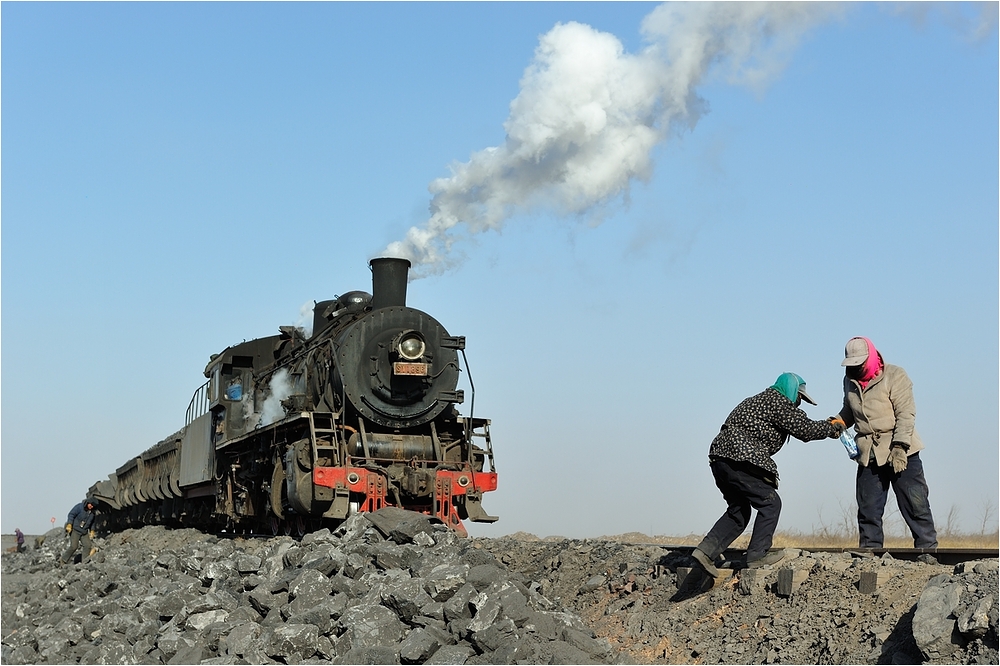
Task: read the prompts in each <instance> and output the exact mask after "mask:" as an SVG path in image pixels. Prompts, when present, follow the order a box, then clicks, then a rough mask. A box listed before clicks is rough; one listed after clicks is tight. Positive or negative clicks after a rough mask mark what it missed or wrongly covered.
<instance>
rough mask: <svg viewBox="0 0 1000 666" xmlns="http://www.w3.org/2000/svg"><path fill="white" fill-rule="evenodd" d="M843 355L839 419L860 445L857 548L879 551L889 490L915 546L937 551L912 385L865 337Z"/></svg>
mask: <svg viewBox="0 0 1000 666" xmlns="http://www.w3.org/2000/svg"><path fill="white" fill-rule="evenodd" d="M844 356H845V358H844V360H843V362H842V363H841V365H842V366H844V367H845V368H846V370H845V376H844V406H843V408H842V409H841V410H840V418H841V419H842V420H843V421H844V423H845V424H846V426H847V427H850V426H852V425H853V426H854V430H855V433H856V436H855V441H856V442H857V444H858V453H859V455H858V457H857V459H856V460H857V463H858V475H857V500H858V546H859V547H860V548H882V544H883V533H882V514H883V513H884V511H885V502H886V499H887V498H888V494H889V486H892V490H893V492H894V493H895V495H896V505H897V506H898V507H899V513H900V514H902V516H903V520H904V521H906V525H907V526H908V527H909V528H910V532H911V533H912V534H913V547H914V548H925V549H935V548H937V545H938V542H937V531H936V530H935V529H934V518H933V516H932V515H931V505H930V501H929V500H928V489H927V481H926V480H925V479H924V467H923V463H922V462H921V460H920V451H921V450H923V448H924V444H923V442H922V441H921V440H920V436H919V435H918V434H917V431H916V428H915V427H914V422H915V420H916V407H915V405H914V402H913V383H912V382H911V381H910V378H909V377H908V376H907V374H906V371H905V370H903V369H902V368H901V367H899V366H896V365H889V364H888V363H886V362H885V361H884V360H883V359H882V354H880V353H879V352H878V350H877V349H875V345H874V344H872V341H871V340H869V339H868V338H862V337H856V338H851V339H850V340H849V341H848V342H847V346H846V348H845V350H844Z"/></svg>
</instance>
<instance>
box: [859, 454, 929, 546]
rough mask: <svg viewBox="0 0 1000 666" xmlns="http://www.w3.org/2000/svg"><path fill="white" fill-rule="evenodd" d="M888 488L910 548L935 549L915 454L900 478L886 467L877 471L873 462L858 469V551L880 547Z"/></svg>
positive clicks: (921, 466) (924, 485)
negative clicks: (908, 535)
mask: <svg viewBox="0 0 1000 666" xmlns="http://www.w3.org/2000/svg"><path fill="white" fill-rule="evenodd" d="M889 486H892V490H893V492H894V493H895V494H896V505H897V506H898V507H899V513H900V514H901V515H902V516H903V520H904V521H906V524H907V526H908V527H909V528H910V533H912V534H913V547H914V548H937V545H938V542H937V531H936V530H935V529H934V518H933V517H932V516H931V503H930V500H928V499H927V494H928V491H927V481H925V480H924V464H923V463H922V462H920V454H919V453H914V454H913V455H912V456H910V457H909V458H907V459H906V469H904V470H903V471H902V472H901V473H900V474H896V473H895V472H893V471H892V464H890V463H887V464H885V465H882V466H881V467H877V466H875V464H874V461H871V462H869V463H868V467H862V466H860V465H858V484H857V491H858V493H857V494H858V547H859V548H881V547H882V543H883V536H884V535H883V534H882V514H883V513H884V511H885V501H886V499H887V498H888V496H889Z"/></svg>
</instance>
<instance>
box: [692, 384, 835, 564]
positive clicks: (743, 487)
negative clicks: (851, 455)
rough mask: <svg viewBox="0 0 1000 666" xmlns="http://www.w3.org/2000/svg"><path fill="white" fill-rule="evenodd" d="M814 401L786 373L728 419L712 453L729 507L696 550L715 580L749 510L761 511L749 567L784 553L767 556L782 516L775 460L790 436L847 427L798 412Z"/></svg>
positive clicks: (820, 435)
mask: <svg viewBox="0 0 1000 666" xmlns="http://www.w3.org/2000/svg"><path fill="white" fill-rule="evenodd" d="M803 400H805V401H806V402H808V403H809V404H812V405H815V404H816V403H815V402H814V401H813V399H812V398H810V397H809V394H808V393H806V383H805V380H803V379H802V377H800V376H798V375H796V374H795V373H792V372H786V373H784V374H782V375H781V376H779V377H778V379H777V381H775V382H774V384H773V385H772V386H770V387H768V388H766V389H764V391H763V392H761V393H758V394H757V395H754V396H751V397H749V398H747V399H746V400H744V401H743V402H741V403H740V404H739V405H737V406H736V408H735V409H734V410H733V411H732V412H731V413H730V414H729V416H728V417H727V418H726V422H725V423H723V424H722V429H721V431H720V432H719V434H718V435H716V437H715V439H714V440H712V446H711V448H709V451H708V459H709V461H710V467H711V469H712V475H713V476H714V477H715V485H717V486H718V487H719V490H721V491H722V497H723V498H724V499H725V500H726V502H727V503H728V504H729V508H728V509H726V512H725V513H724V514H722V517H721V518H719V520H718V521H717V522H716V523H715V526H714V527H712V529H711V531H710V532H709V533H708V536H706V537H705V538H704V539H702V541H701V543H700V544H698V547H697V548H695V550H694V553H693V555H694V559H695V561H696V562H697V563H698V565H699V566H700V567H701V568H702V569H703V570H704V571H705V572H706V573H707V574H709V575H710V576H712V577H713V578H714V577H717V576H718V575H719V571H718V569H717V568H716V566H715V561H716V558H717V557H718V556H719V555H721V554H722V553H723V551H725V550H726V548H728V547H729V545H730V544H732V543H733V541H735V540H736V539H737V538H738V537H739V536H740V535H741V534H743V531H744V530H745V529H746V527H747V525H749V524H750V509H751V507H752V508H754V509H756V510H757V518H756V519H755V520H754V524H753V533H752V534H751V536H750V543H749V545H748V546H747V552H746V566H747V567H749V568H751V569H756V568H759V567H762V566H769V565H772V564H775V563H777V562H779V561H780V560H781V558H782V553H780V552H775V553H768V550H770V548H771V542H772V538H773V537H774V530H775V528H777V526H778V516H779V514H780V513H781V498H780V497H778V467H777V465H775V464H774V460H772V459H771V456H773V455H774V454H775V453H777V452H778V451H780V450H781V447H782V446H784V445H785V442H786V441H788V436H789V435H792V436H793V437H795V438H796V439H800V440H802V441H803V442H809V441H812V440H817V439H825V438H828V437H832V438H837V437H840V433H841V432H843V430H844V426H843V424H842V423H839V422H835V421H833V420H826V421H813V420H811V419H810V418H809V417H808V416H806V413H805V412H804V411H802V410H801V409H799V405H800V404H801V402H802V401H803Z"/></svg>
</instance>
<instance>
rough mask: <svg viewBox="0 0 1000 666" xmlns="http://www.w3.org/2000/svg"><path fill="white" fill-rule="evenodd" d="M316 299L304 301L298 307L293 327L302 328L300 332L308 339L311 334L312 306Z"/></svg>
mask: <svg viewBox="0 0 1000 666" xmlns="http://www.w3.org/2000/svg"><path fill="white" fill-rule="evenodd" d="M314 307H316V301H306V302H305V303H303V304H302V305H301V307H299V318H298V319H296V320H295V327H296V328H300V329H302V334H303V335H304V336H305V337H306V339H307V340H308V339H309V338H311V337H312V334H313V308H314Z"/></svg>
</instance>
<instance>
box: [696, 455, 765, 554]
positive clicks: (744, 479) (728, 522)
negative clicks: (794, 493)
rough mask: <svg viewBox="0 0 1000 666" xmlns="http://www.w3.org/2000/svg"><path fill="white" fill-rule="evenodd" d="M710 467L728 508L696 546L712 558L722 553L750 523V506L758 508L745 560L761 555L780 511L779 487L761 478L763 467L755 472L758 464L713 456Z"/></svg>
mask: <svg viewBox="0 0 1000 666" xmlns="http://www.w3.org/2000/svg"><path fill="white" fill-rule="evenodd" d="M711 468H712V476H714V477H715V485H717V486H718V487H719V490H721V491H722V497H723V498H725V500H726V502H727V503H728V504H729V508H727V509H726V512H725V513H724V514H722V517H721V518H719V520H718V521H716V523H715V525H714V526H713V527H712V529H711V531H709V533H708V535H707V536H706V537H705V538H704V539H702V542H701V544H699V545H698V549H699V550H701V551H702V552H704V553H705V554H706V555H708V556H709V557H710V558H712V559H713V560H714V559H715V558H716V557H718V556H719V555H721V554H722V552H723V551H724V550H725V549H726V548H729V546H730V544H732V543H733V542H734V541H736V539H738V538H739V536H740V535H741V534H743V530H745V529H746V528H747V525H749V524H750V509H751V507H752V508H754V509H757V518H756V520H754V523H753V533H752V534H751V536H750V544H749V546H747V561H748V562H749V561H753V560H757V559H760V558H762V557H764V555H765V554H766V553H767V551H768V550H769V549H770V548H771V539H772V538H773V537H774V530H775V529H776V528H777V527H778V516H779V515H780V514H781V498H780V497H778V489H777V488H775V487H774V486H773V485H771V484H770V483H768V482H766V481H765V480H764V479H763V478H761V476H760V475H759V474H765V472H764V470H760V471H759V474H755V473H754V471H755V470H756V469H757V468H756V467H754V466H753V465H747V464H740V463H738V462H735V461H732V460H727V459H725V458H715V459H714V460H712V462H711Z"/></svg>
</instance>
